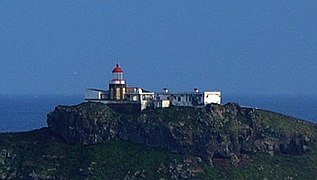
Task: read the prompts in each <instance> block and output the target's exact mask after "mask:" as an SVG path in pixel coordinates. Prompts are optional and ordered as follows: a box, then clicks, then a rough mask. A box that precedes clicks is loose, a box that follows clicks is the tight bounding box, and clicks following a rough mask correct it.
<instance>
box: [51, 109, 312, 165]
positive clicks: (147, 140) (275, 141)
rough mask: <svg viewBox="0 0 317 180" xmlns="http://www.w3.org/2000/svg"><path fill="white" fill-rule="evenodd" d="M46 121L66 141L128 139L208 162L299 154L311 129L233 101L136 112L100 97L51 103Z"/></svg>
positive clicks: (309, 125)
mask: <svg viewBox="0 0 317 180" xmlns="http://www.w3.org/2000/svg"><path fill="white" fill-rule="evenodd" d="M47 123H48V127H49V129H51V130H52V131H54V132H56V133H57V134H59V135H61V136H62V137H63V138H64V139H65V140H66V141H67V142H68V143H71V144H82V145H90V144H96V143H101V142H107V141H110V140H113V139H121V140H128V141H131V142H134V143H138V144H145V145H148V146H151V147H160V148H164V149H167V150H168V151H171V152H175V153H178V154H188V155H193V156H198V157H201V158H202V159H204V160H205V161H207V162H208V163H209V164H212V159H213V158H225V159H230V161H231V163H232V164H239V162H240V161H241V160H242V159H243V157H246V156H248V154H252V153H256V152H264V153H268V154H270V155H275V154H303V153H305V152H307V151H309V145H310V143H311V142H312V141H315V132H316V126H315V125H312V124H310V123H308V122H304V121H301V120H297V119H295V118H290V117H286V116H283V115H280V114H277V113H273V112H268V111H263V110H258V109H252V108H244V107H240V106H239V105H238V104H235V103H229V104H226V105H223V106H222V105H217V104H211V105H208V106H206V107H204V108H193V107H171V108H167V109H148V110H145V111H143V112H141V113H140V114H137V115H136V114H134V115H129V114H121V113H117V112H115V111H113V110H112V109H111V108H109V107H108V106H106V105H104V104H101V103H83V104H80V105H77V106H58V107H56V108H55V110H54V111H53V112H51V113H49V114H48V119H47ZM311 127H314V128H311Z"/></svg>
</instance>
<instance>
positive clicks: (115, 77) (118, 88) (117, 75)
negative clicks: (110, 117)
mask: <svg viewBox="0 0 317 180" xmlns="http://www.w3.org/2000/svg"><path fill="white" fill-rule="evenodd" d="M126 89H127V86H126V83H125V80H124V79H123V70H122V68H121V67H120V66H119V64H117V65H116V67H115V68H114V69H113V70H112V80H111V81H110V83H109V99H110V100H115V101H122V100H124V96H125V93H126Z"/></svg>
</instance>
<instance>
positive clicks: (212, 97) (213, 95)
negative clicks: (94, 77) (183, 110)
mask: <svg viewBox="0 0 317 180" xmlns="http://www.w3.org/2000/svg"><path fill="white" fill-rule="evenodd" d="M211 103H216V104H221V92H220V91H212V92H204V104H205V105H207V104H211Z"/></svg>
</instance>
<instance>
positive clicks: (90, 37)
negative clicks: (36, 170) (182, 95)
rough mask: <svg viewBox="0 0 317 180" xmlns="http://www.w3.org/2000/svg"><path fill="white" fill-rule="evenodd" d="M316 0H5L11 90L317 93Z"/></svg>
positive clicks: (1, 76) (1, 8)
mask: <svg viewBox="0 0 317 180" xmlns="http://www.w3.org/2000/svg"><path fill="white" fill-rule="evenodd" d="M316 12H317V1H316V0H302V1H298V0H281V1H273V0H268V1H254V0H253V1H251V0H243V1H242V0H241V1H236V0H229V1H215V0H209V1H171V0H168V1H120V2H119V1H42V0H38V1H32V0H29V1H15V0H7V1H0V39H1V40H0V90H1V92H0V93H2V94H80V93H83V92H84V90H85V88H89V87H95V88H104V89H107V87H108V82H109V80H110V78H111V70H112V69H113V67H114V66H115V64H116V62H117V61H119V63H120V65H121V66H122V67H123V69H124V71H125V78H126V80H127V83H128V85H130V86H142V87H144V88H146V89H150V90H154V91H160V90H161V89H162V88H163V87H167V88H169V89H170V90H171V91H191V90H192V89H193V88H194V87H197V88H199V89H201V90H209V89H217V90H221V91H222V92H223V94H299V95H309V94H314V95H316V94H317V13H316Z"/></svg>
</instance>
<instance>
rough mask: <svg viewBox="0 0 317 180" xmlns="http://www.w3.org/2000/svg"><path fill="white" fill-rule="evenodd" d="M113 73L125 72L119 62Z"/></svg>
mask: <svg viewBox="0 0 317 180" xmlns="http://www.w3.org/2000/svg"><path fill="white" fill-rule="evenodd" d="M112 73H123V70H122V68H121V67H120V66H119V64H117V65H116V67H115V68H114V69H113V70H112Z"/></svg>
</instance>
